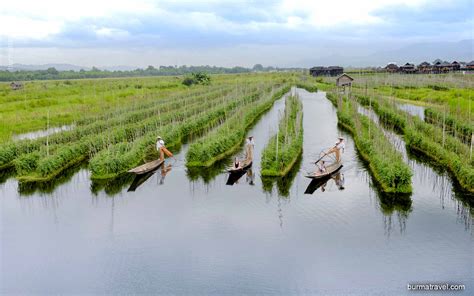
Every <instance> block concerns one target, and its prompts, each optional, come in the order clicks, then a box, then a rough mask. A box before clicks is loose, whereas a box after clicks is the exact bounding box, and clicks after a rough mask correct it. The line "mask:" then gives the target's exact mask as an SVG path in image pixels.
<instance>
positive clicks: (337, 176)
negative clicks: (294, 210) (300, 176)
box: [304, 170, 345, 194]
mask: <svg viewBox="0 0 474 296" xmlns="http://www.w3.org/2000/svg"><path fill="white" fill-rule="evenodd" d="M331 179H334V182H335V183H336V186H337V188H338V189H339V190H344V189H345V188H344V174H342V173H341V172H340V170H338V171H336V172H334V173H333V174H332V175H329V176H325V177H321V178H317V179H315V178H313V179H312V180H311V182H310V183H309V184H308V187H306V190H305V192H304V193H305V194H313V193H314V192H315V191H316V190H318V189H319V188H321V191H322V192H324V191H325V187H326V184H327V183H328V182H329V180H331Z"/></svg>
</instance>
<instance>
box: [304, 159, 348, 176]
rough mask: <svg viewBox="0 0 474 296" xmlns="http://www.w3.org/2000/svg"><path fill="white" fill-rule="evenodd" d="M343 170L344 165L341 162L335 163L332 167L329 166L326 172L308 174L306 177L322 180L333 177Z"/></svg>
mask: <svg viewBox="0 0 474 296" xmlns="http://www.w3.org/2000/svg"><path fill="white" fill-rule="evenodd" d="M341 168H342V163H340V162H335V163H333V164H331V165H328V166H327V167H326V172H324V173H321V172H315V173H312V174H308V175H306V176H305V177H306V178H310V179H322V178H326V177H329V176H331V175H332V174H334V173H336V172H337V171H339V170H340V169H341Z"/></svg>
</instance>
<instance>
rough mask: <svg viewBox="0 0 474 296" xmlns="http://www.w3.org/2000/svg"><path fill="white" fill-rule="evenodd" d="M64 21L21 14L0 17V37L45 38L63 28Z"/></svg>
mask: <svg viewBox="0 0 474 296" xmlns="http://www.w3.org/2000/svg"><path fill="white" fill-rule="evenodd" d="M62 24H63V22H61V21H55V20H41V19H40V20H38V19H32V18H27V17H21V16H10V15H6V16H1V17H0V37H1V36H6V37H10V38H28V39H43V38H45V37H48V36H49V35H52V34H57V33H59V31H60V30H61V26H62Z"/></svg>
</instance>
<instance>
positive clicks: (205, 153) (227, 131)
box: [186, 84, 290, 167]
mask: <svg viewBox="0 0 474 296" xmlns="http://www.w3.org/2000/svg"><path fill="white" fill-rule="evenodd" d="M289 89H290V86H289V85H287V84H284V85H283V86H279V87H278V88H277V89H276V90H275V89H273V88H270V89H268V90H267V91H265V92H262V93H261V94H260V96H261V99H260V100H259V101H258V104H252V105H249V106H246V107H244V108H240V109H238V110H236V111H235V113H234V114H233V115H232V116H231V117H230V118H229V119H228V120H227V121H226V122H225V123H224V124H223V125H221V126H220V127H218V128H217V129H215V130H214V131H213V132H211V133H209V134H207V135H206V136H205V137H203V138H202V139H200V140H198V141H197V142H195V143H193V144H192V145H191V146H190V147H189V150H188V152H187V154H186V164H187V166H189V167H208V166H211V165H212V164H214V163H215V162H216V161H218V160H221V159H223V158H224V157H226V156H228V155H230V154H231V153H233V152H234V151H235V150H237V149H238V148H239V147H240V145H241V144H242V142H243V140H244V138H245V133H246V132H247V130H248V129H249V128H250V126H251V125H252V124H253V123H254V122H255V121H256V120H257V119H258V118H259V116H260V115H262V114H263V113H264V112H266V111H268V109H270V108H271V106H273V103H274V102H275V101H276V100H277V99H278V98H280V97H281V96H283V94H285V93H287V92H288V91H289Z"/></svg>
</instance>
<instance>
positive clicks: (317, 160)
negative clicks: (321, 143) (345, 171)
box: [314, 153, 328, 164]
mask: <svg viewBox="0 0 474 296" xmlns="http://www.w3.org/2000/svg"><path fill="white" fill-rule="evenodd" d="M326 155H328V154H327V153H324V155H323V156H321V157H320V158H319V159H318V160H316V162H315V163H314V164H317V163H318V162H320V161H321V159H323V157H324V156H326Z"/></svg>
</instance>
